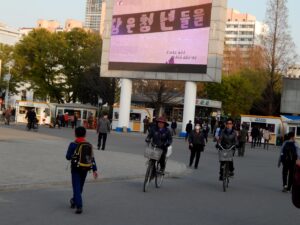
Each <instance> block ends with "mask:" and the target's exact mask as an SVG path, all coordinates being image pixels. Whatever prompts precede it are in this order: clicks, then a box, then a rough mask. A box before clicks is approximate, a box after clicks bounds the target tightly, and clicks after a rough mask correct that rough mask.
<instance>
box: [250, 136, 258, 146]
mask: <svg viewBox="0 0 300 225" xmlns="http://www.w3.org/2000/svg"><path fill="white" fill-rule="evenodd" d="M257 141H258V137H252V142H251V148H255V145H258V143H257Z"/></svg>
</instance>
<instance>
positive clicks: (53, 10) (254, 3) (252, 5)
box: [0, 0, 300, 55]
mask: <svg viewBox="0 0 300 225" xmlns="http://www.w3.org/2000/svg"><path fill="white" fill-rule="evenodd" d="M183 1H184V0H183ZM267 1H268V0H228V7H229V8H235V9H237V10H239V11H240V12H247V13H249V14H252V15H254V16H256V18H257V20H259V21H264V19H265V16H264V15H265V11H266V4H267ZM85 3H86V0H51V1H49V0H0V22H2V23H4V24H6V25H7V26H9V27H13V28H20V27H34V26H35V25H36V21H37V20H38V19H47V20H50V19H53V20H58V21H59V22H60V23H61V25H62V26H63V25H64V22H65V21H66V20H67V19H70V18H71V19H77V20H81V21H84V16H85ZM288 9H289V25H290V31H291V35H292V38H293V40H294V42H295V44H296V46H297V52H298V55H300V29H298V28H297V27H298V25H297V23H298V21H299V20H300V14H299V12H298V11H299V9H300V1H299V0H288Z"/></svg>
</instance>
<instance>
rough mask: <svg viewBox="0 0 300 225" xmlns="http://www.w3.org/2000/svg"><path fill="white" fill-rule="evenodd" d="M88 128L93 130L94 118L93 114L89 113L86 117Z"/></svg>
mask: <svg viewBox="0 0 300 225" xmlns="http://www.w3.org/2000/svg"><path fill="white" fill-rule="evenodd" d="M88 128H89V129H93V128H94V116H93V113H90V115H89V116H88Z"/></svg>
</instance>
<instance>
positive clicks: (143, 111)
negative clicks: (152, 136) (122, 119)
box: [112, 104, 154, 132]
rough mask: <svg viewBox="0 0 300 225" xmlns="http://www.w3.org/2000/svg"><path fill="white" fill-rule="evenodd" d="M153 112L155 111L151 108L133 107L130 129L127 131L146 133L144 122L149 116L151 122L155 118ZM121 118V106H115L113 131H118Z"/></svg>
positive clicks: (131, 109)
mask: <svg viewBox="0 0 300 225" xmlns="http://www.w3.org/2000/svg"><path fill="white" fill-rule="evenodd" d="M153 111H154V109H151V108H144V107H138V106H131V107H130V115H129V127H128V128H127V131H128V132H130V131H134V132H143V131H144V127H143V120H144V119H145V117H146V116H147V117H148V118H149V120H150V121H151V120H152V118H153ZM119 116H120V106H119V105H118V104H115V105H114V110H113V119H112V129H113V130H116V131H117V129H118V126H119Z"/></svg>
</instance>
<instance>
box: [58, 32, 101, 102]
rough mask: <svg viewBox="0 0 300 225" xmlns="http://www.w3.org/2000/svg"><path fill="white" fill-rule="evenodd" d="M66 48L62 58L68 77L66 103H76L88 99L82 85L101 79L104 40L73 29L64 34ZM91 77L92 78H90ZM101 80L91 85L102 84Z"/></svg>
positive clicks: (96, 35) (98, 36) (64, 71)
mask: <svg viewBox="0 0 300 225" xmlns="http://www.w3.org/2000/svg"><path fill="white" fill-rule="evenodd" d="M63 37H64V41H65V44H66V48H65V50H64V53H63V55H62V58H61V64H62V65H63V69H62V73H63V74H64V75H65V77H66V86H65V87H66V101H67V102H70V101H73V102H76V101H78V100H79V101H81V100H83V99H86V98H87V96H85V91H84V90H83V89H82V85H84V83H85V82H86V81H89V80H94V81H95V79H96V77H98V78H99V76H100V74H99V72H100V69H99V66H100V61H101V49H102V40H101V37H100V35H98V34H95V33H90V32H86V31H84V30H82V29H73V30H72V31H70V32H67V33H63ZM89 76H91V77H89ZM100 83H101V82H100V80H99V79H98V80H97V82H95V83H91V82H90V85H92V86H93V87H92V89H93V90H95V87H94V86H95V85H94V84H98V85H99V84H100Z"/></svg>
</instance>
